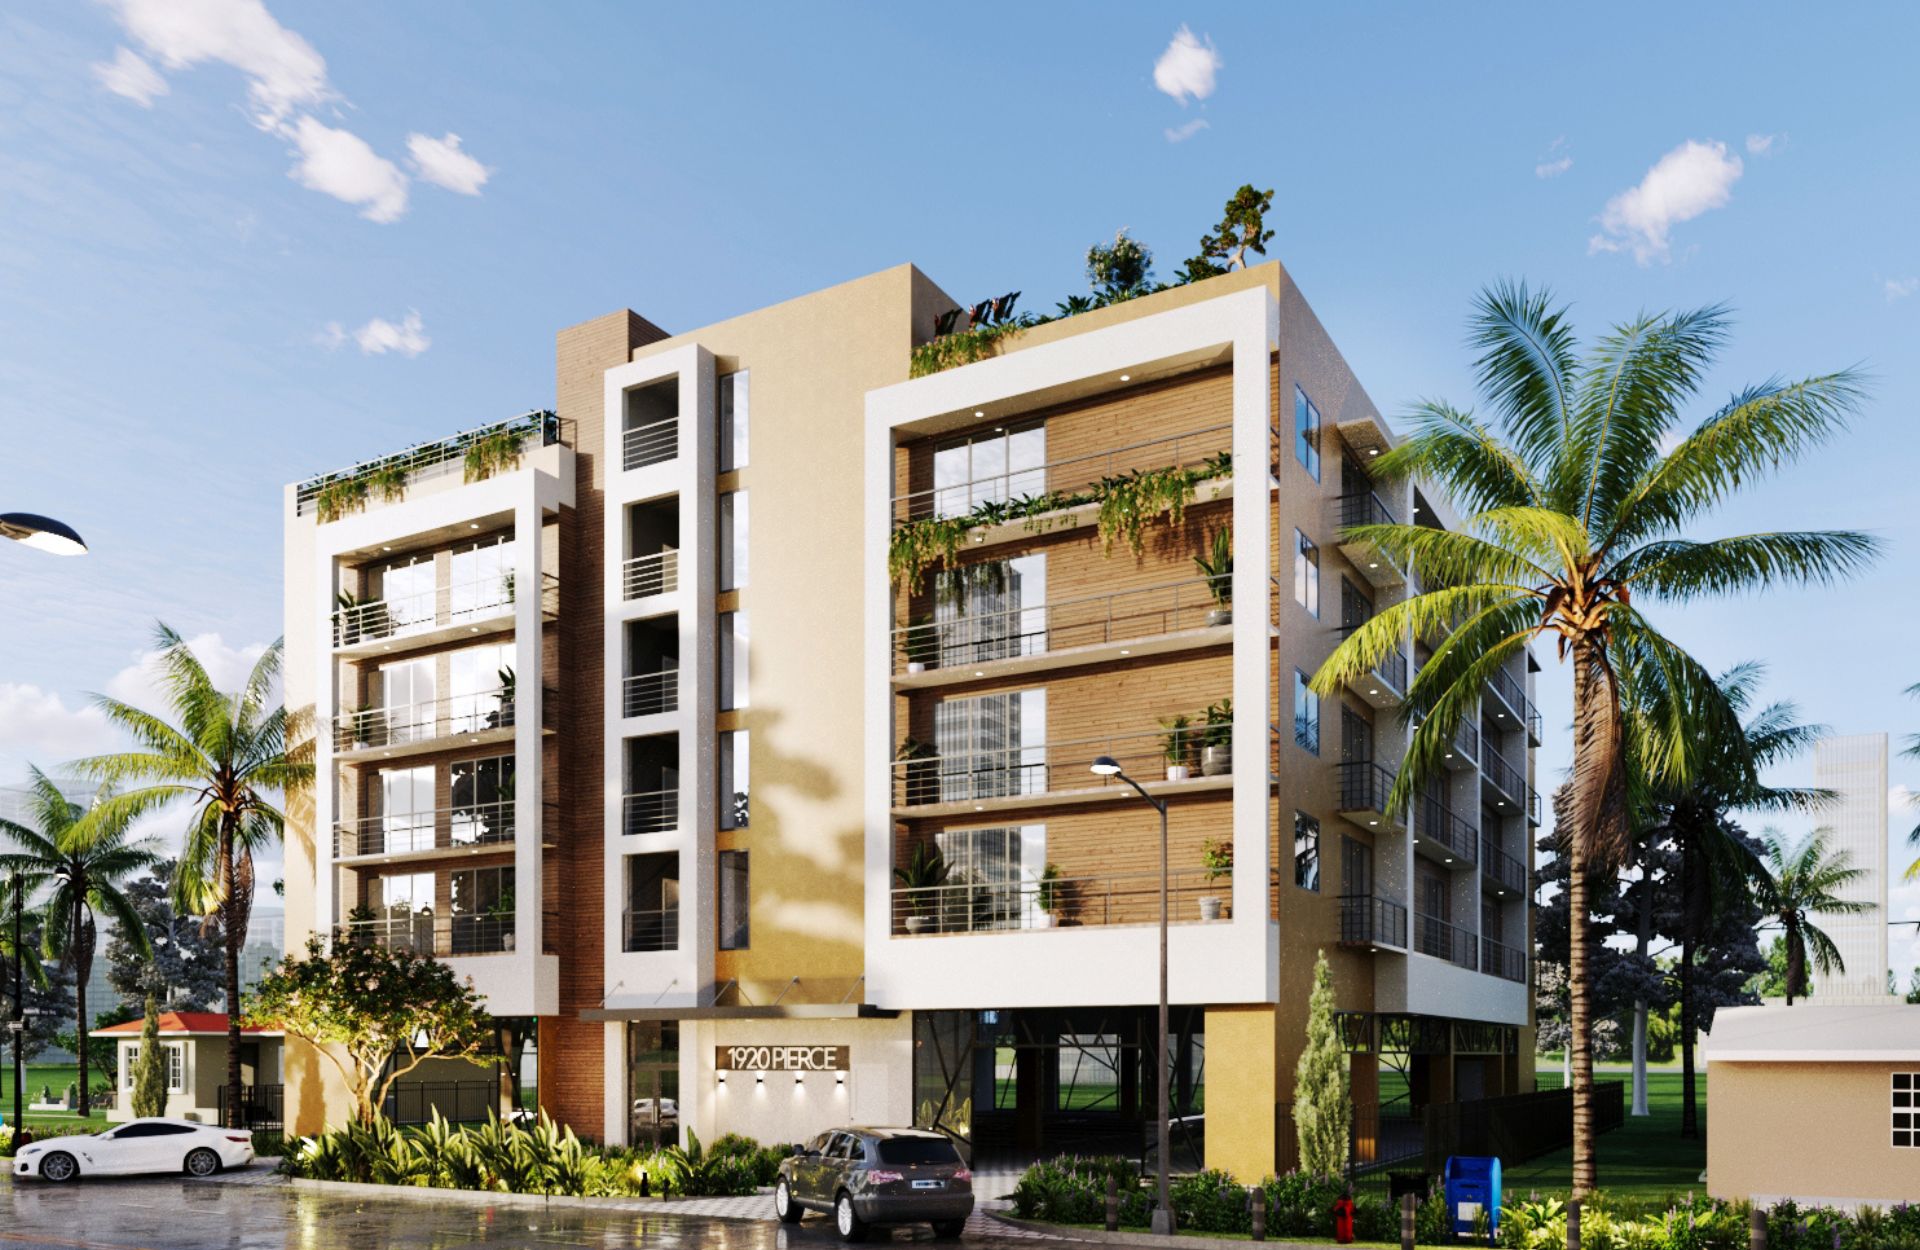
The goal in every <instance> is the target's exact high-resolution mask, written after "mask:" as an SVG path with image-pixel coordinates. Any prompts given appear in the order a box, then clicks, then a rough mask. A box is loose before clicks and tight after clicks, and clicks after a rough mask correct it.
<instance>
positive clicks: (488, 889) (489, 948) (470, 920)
mask: <svg viewBox="0 0 1920 1250" xmlns="http://www.w3.org/2000/svg"><path fill="white" fill-rule="evenodd" d="M452 885H453V892H452V894H453V897H452V903H453V906H452V908H451V909H450V910H451V911H452V913H453V919H452V921H451V924H452V936H453V953H454V954H456V955H485V954H491V953H493V952H495V951H504V950H512V949H513V911H514V895H513V868H512V867H511V866H510V865H502V866H500V867H498V868H464V869H461V870H460V871H458V872H456V873H454V874H453V880H452Z"/></svg>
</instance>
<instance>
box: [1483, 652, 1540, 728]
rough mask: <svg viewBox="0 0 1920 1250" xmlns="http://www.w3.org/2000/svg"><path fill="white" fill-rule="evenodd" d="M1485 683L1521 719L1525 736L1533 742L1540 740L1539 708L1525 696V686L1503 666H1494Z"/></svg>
mask: <svg viewBox="0 0 1920 1250" xmlns="http://www.w3.org/2000/svg"><path fill="white" fill-rule="evenodd" d="M1487 684H1488V685H1489V686H1491V687H1493V692H1494V693H1495V694H1497V695H1499V696H1500V700H1501V702H1503V703H1505V704H1506V705H1507V710H1508V711H1510V712H1512V713H1513V714H1514V715H1515V716H1518V717H1519V718H1520V719H1521V721H1522V722H1523V724H1524V727H1525V728H1526V731H1527V736H1528V737H1530V738H1532V739H1533V740H1534V741H1535V742H1538V741H1540V724H1541V722H1540V709H1539V708H1537V707H1535V706H1534V705H1533V701H1532V700H1531V699H1529V698H1527V692H1526V688H1525V687H1523V686H1522V685H1521V684H1520V682H1519V681H1518V680H1517V679H1516V678H1515V677H1514V675H1513V674H1512V673H1509V672H1508V671H1507V670H1506V669H1504V668H1496V669H1494V670H1493V676H1492V677H1491V678H1489V679H1488V681H1487Z"/></svg>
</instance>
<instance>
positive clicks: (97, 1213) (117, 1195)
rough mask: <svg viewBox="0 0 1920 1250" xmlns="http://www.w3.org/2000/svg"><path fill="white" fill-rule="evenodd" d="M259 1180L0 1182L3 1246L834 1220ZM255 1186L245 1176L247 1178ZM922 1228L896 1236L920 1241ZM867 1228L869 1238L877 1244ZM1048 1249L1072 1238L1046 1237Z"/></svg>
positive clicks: (422, 1240) (554, 1239) (782, 1232)
mask: <svg viewBox="0 0 1920 1250" xmlns="http://www.w3.org/2000/svg"><path fill="white" fill-rule="evenodd" d="M264 1179H265V1178H264V1177H263V1176H260V1175H258V1174H257V1173H254V1174H244V1173H243V1174H239V1175H235V1176H232V1177H231V1178H228V1179H223V1180H216V1181H212V1182H206V1181H199V1182H196V1181H188V1180H183V1179H179V1178H175V1177H147V1178H125V1179H113V1180H107V1179H98V1180H93V1181H87V1180H82V1181H80V1182H78V1183H76V1184H72V1185H65V1186H55V1185H43V1184H39V1183H36V1182H22V1183H18V1184H12V1183H8V1182H6V1181H0V1250H11V1248H12V1247H16V1246H23V1247H31V1246H40V1247H49V1248H54V1247H57V1248H59V1250H186V1248H189V1247H191V1248H193V1250H199V1248H201V1247H207V1248H210V1250H266V1248H268V1247H271V1248H273V1250H334V1248H336V1247H352V1248H353V1250H360V1248H361V1247H368V1248H372V1247H381V1246H402V1247H408V1248H409V1250H438V1248H439V1247H449V1248H453V1247H459V1248H462V1250H464V1248H466V1247H473V1246H532V1247H552V1246H592V1247H612V1246H648V1247H659V1248H660V1250H829V1248H830V1247H838V1246H839V1245H840V1241H839V1239H838V1238H837V1237H835V1236H834V1233H833V1228H832V1225H831V1223H830V1222H829V1221H828V1220H826V1219H825V1218H823V1217H820V1216H810V1217H808V1219H806V1220H805V1221H804V1222H803V1223H801V1224H800V1225H799V1226H798V1227H795V1228H786V1227H782V1226H781V1225H779V1224H777V1223H774V1222H772V1221H746V1220H727V1219H715V1218H711V1217H703V1216H696V1215H685V1214H667V1213H658V1214H656V1213H654V1212H651V1211H646V1212H637V1211H630V1210H607V1211H599V1210H583V1209H580V1208H578V1207H558V1206H556V1207H539V1206H522V1205H501V1206H491V1205H479V1204H476V1203H474V1202H471V1201H461V1200H446V1199H440V1198H435V1197H431V1196H427V1195H420V1196H418V1197H410V1198H393V1199H389V1198H363V1197H359V1196H357V1195H355V1196H349V1195H335V1194H326V1193H314V1192H312V1191H310V1190H304V1189H302V1190H296V1189H294V1188H292V1187H290V1186H288V1185H285V1184H273V1183H258V1182H259V1181H262V1180H264ZM249 1182H254V1183H249ZM983 1225H985V1218H984V1217H983V1216H981V1215H979V1214H977V1213H976V1215H975V1216H974V1219H973V1221H972V1222H971V1223H970V1226H969V1229H968V1236H967V1244H968V1245H969V1246H982V1247H994V1246H1003V1247H1020V1248H1021V1250H1035V1247H1034V1242H1033V1241H1032V1240H1029V1239H1025V1238H1004V1239H1003V1238H1001V1237H998V1236H995V1235H993V1231H992V1226H991V1225H985V1226H984V1227H983ZM929 1236H930V1234H929V1233H928V1232H927V1230H926V1229H924V1228H921V1229H918V1230H914V1231H912V1232H909V1231H907V1230H900V1231H897V1232H895V1233H894V1237H895V1239H897V1240H899V1241H906V1240H907V1239H908V1238H909V1237H911V1238H912V1239H913V1240H915V1241H917V1242H919V1243H921V1244H923V1245H925V1246H927V1247H929V1250H931V1247H933V1246H935V1245H939V1244H951V1243H935V1242H932V1241H930V1240H929ZM882 1237H883V1235H882V1234H876V1236H875V1242H876V1243H879V1242H881V1240H882ZM1054 1244H1055V1245H1067V1244H1071V1243H1062V1242H1058V1241H1056V1242H1054Z"/></svg>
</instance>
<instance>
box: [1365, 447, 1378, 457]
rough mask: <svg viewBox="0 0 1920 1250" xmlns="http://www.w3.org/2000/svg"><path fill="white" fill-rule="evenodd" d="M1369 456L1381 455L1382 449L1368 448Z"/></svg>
mask: <svg viewBox="0 0 1920 1250" xmlns="http://www.w3.org/2000/svg"><path fill="white" fill-rule="evenodd" d="M1367 454H1368V455H1369V456H1377V455H1379V454H1380V449H1379V448H1378V447H1369V448H1367Z"/></svg>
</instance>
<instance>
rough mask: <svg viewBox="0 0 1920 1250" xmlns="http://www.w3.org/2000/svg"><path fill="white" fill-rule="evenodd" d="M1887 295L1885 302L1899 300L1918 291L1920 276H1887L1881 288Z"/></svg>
mask: <svg viewBox="0 0 1920 1250" xmlns="http://www.w3.org/2000/svg"><path fill="white" fill-rule="evenodd" d="M1881 289H1882V290H1883V291H1884V292H1885V294H1886V297H1887V303H1889V304H1891V303H1893V302H1894V301H1895V300H1901V299H1905V298H1907V296H1909V295H1912V294H1913V293H1914V292H1915V291H1920V278H1888V279H1887V280H1886V282H1885V283H1884V284H1883V285H1882V288H1881Z"/></svg>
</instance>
